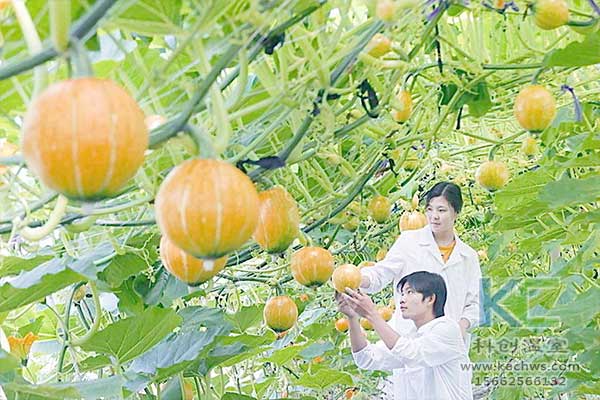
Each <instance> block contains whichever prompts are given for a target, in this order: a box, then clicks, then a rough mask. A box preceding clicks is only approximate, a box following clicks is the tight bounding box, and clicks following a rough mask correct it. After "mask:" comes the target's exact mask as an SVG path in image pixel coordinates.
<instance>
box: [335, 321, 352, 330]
mask: <svg viewBox="0 0 600 400" xmlns="http://www.w3.org/2000/svg"><path fill="white" fill-rule="evenodd" d="M348 328H350V322H349V321H348V318H340V319H338V320H336V321H335V329H336V330H337V331H338V332H346V331H347V330H348Z"/></svg>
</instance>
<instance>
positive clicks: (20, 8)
mask: <svg viewBox="0 0 600 400" xmlns="http://www.w3.org/2000/svg"><path fill="white" fill-rule="evenodd" d="M12 6H13V9H14V11H15V16H16V17H17V21H18V22H19V26H20V27H21V31H23V36H24V37H25V42H26V43H27V48H28V50H29V54H36V53H39V52H40V51H42V41H41V40H40V36H39V35H38V32H37V30H36V29H35V24H34V23H33V20H32V19H31V14H29V10H27V6H26V5H25V2H24V1H22V0H12ZM33 80H34V85H33V88H34V89H33V95H32V98H35V97H36V96H37V94H38V93H40V92H41V91H42V89H44V87H45V86H46V84H47V82H48V72H47V70H46V67H45V66H43V65H42V66H39V67H37V68H35V69H34V70H33Z"/></svg>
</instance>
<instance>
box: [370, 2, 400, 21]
mask: <svg viewBox="0 0 600 400" xmlns="http://www.w3.org/2000/svg"><path fill="white" fill-rule="evenodd" d="M395 14H396V3H395V2H394V1H393V0H378V1H377V5H376V6H375V15H376V16H377V18H379V19H380V20H382V21H385V22H392V21H393V20H394V17H395Z"/></svg>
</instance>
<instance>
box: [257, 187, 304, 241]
mask: <svg viewBox="0 0 600 400" xmlns="http://www.w3.org/2000/svg"><path fill="white" fill-rule="evenodd" d="M258 198H259V201H260V206H259V214H258V225H257V226H256V230H255V231H254V235H253V237H254V240H256V242H257V243H258V244H259V245H260V247H261V248H263V249H264V250H266V251H267V252H269V253H281V252H282V251H284V250H285V249H287V248H288V247H289V246H290V244H292V242H293V241H294V239H295V238H297V237H298V234H299V230H300V214H299V212H298V206H297V204H296V201H295V200H294V198H293V197H292V196H291V195H290V194H289V193H288V192H287V190H285V189H284V188H283V187H281V186H277V187H274V188H272V189H269V190H266V191H264V192H260V193H259V194H258Z"/></svg>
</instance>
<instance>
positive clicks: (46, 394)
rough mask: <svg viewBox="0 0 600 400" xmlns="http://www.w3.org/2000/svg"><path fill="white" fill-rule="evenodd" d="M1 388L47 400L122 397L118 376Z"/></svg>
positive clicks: (120, 380) (121, 381) (11, 384)
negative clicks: (46, 399)
mask: <svg viewBox="0 0 600 400" xmlns="http://www.w3.org/2000/svg"><path fill="white" fill-rule="evenodd" d="M3 387H4V389H5V390H6V391H10V392H16V393H19V394H30V395H35V396H41V397H43V398H48V399H99V398H120V397H122V396H123V393H122V390H123V389H122V387H123V378H122V377H120V376H112V377H110V378H105V379H96V380H91V381H85V382H70V383H55V384H43V385H29V384H25V383H6V384H4V385H3ZM19 398H20V397H19Z"/></svg>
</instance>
